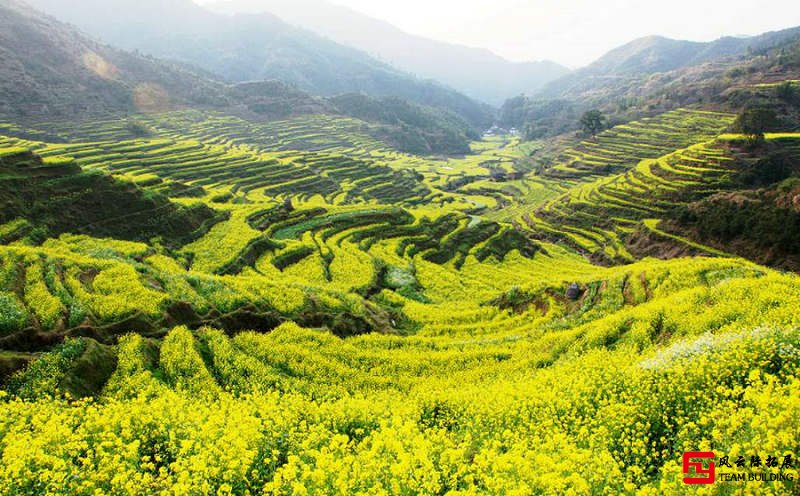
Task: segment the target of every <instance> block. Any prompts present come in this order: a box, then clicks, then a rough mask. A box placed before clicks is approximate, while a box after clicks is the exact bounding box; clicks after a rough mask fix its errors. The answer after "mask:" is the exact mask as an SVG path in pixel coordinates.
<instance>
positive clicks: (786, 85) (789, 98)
mask: <svg viewBox="0 0 800 496" xmlns="http://www.w3.org/2000/svg"><path fill="white" fill-rule="evenodd" d="M775 94H776V95H777V97H778V98H780V99H781V100H783V101H785V102H786V103H788V104H791V105H794V104H795V103H797V102H798V100H800V98H798V97H799V96H800V94H799V93H798V91H797V87H795V85H794V84H793V83H792V82H791V81H784V82H783V83H781V84H779V85H778V86H776V87H775Z"/></svg>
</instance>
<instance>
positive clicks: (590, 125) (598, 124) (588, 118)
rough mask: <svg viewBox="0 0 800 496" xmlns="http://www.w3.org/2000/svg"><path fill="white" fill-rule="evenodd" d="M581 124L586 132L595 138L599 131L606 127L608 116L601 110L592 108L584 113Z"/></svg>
mask: <svg viewBox="0 0 800 496" xmlns="http://www.w3.org/2000/svg"><path fill="white" fill-rule="evenodd" d="M580 125H581V128H582V129H583V131H584V132H585V133H586V134H591V135H592V137H593V138H594V137H595V136H597V133H599V132H600V131H602V130H603V129H605V127H606V116H605V115H603V113H602V112H600V111H599V110H590V111H588V112H586V113H584V114H583V116H582V117H581V120H580Z"/></svg>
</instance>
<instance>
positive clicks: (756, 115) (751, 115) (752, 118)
mask: <svg viewBox="0 0 800 496" xmlns="http://www.w3.org/2000/svg"><path fill="white" fill-rule="evenodd" d="M777 120H778V118H777V116H776V115H775V111H774V110H772V109H768V108H763V107H755V108H747V109H744V110H743V111H742V112H741V113H740V114H739V116H738V117H737V118H736V122H735V123H734V124H733V125H734V127H735V128H736V129H737V130H738V131H739V132H741V133H742V134H744V135H745V136H747V139H748V141H750V143H751V144H753V145H755V144H758V143H761V142H762V141H764V133H765V132H767V131H769V130H770V129H771V128H773V127H775V125H776V123H777Z"/></svg>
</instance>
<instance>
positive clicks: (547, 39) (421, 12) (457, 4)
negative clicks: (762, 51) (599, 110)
mask: <svg viewBox="0 0 800 496" xmlns="http://www.w3.org/2000/svg"><path fill="white" fill-rule="evenodd" d="M196 1H198V2H199V3H203V2H206V1H210V0H196ZM329 1H332V2H333V3H338V4H341V5H347V6H349V7H351V8H353V9H354V10H357V11H360V12H363V13H366V14H369V15H371V16H373V17H377V18H379V19H383V20H386V21H389V22H391V23H392V24H395V25H396V26H398V27H400V28H402V29H404V30H405V31H408V32H410V33H414V34H419V35H423V36H426V37H429V38H434V39H438V40H443V41H450V42H453V43H459V44H465V45H470V46H477V47H484V48H488V49H490V50H492V51H493V52H495V53H497V54H499V55H502V56H504V57H506V58H509V59H511V60H517V61H525V60H539V59H551V60H555V61H557V62H560V63H562V64H566V65H569V66H572V67H577V66H581V65H585V64H587V63H589V62H591V61H592V60H594V59H596V58H597V57H599V56H601V55H602V54H603V53H605V52H607V51H608V50H610V49H611V48H614V47H616V46H618V45H621V44H623V43H626V42H628V41H631V40H632V39H634V38H638V37H640V36H646V35H650V34H659V35H663V36H668V37H672V38H681V39H690V40H698V41H706V40H712V39H716V38H719V37H720V36H723V35H748V34H759V33H762V32H764V31H770V30H775V29H782V28H786V27H792V26H798V25H800V1H798V0H769V1H764V0H762V1H753V0H748V1H743V0H668V1H642V0H636V1H634V0H329Z"/></svg>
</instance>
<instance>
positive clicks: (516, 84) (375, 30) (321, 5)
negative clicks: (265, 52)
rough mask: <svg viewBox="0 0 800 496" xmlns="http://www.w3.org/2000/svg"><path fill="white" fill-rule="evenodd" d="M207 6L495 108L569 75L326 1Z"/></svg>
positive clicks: (229, 1) (224, 0) (547, 64)
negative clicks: (347, 51)
mask: <svg viewBox="0 0 800 496" xmlns="http://www.w3.org/2000/svg"><path fill="white" fill-rule="evenodd" d="M208 7H209V8H210V9H213V10H215V11H217V12H223V13H228V14H234V13H263V12H270V13H273V14H275V15H277V16H278V17H280V18H281V19H283V20H285V21H287V22H288V23H290V24H294V25H297V26H301V27H304V28H306V29H309V30H311V31H314V32H315V33H318V34H321V35H323V36H326V37H328V38H330V39H332V40H334V41H337V42H339V43H342V44H344V45H347V46H351V47H354V48H357V49H359V50H363V51H364V52H367V53H369V54H370V55H373V56H375V57H376V58H378V59H380V60H384V61H386V62H388V63H390V64H392V65H394V66H396V67H398V68H400V69H402V70H405V71H408V72H410V73H412V74H417V75H419V76H421V77H425V78H432V79H436V80H437V81H441V82H443V83H445V84H447V85H448V86H451V87H453V88H456V89H458V90H459V91H462V92H463V93H465V94H466V95H468V96H470V97H472V98H475V99H478V100H481V101H485V102H488V103H490V104H492V105H495V106H499V105H501V104H502V103H503V101H505V100H506V99H507V98H510V97H511V96H514V95H517V94H519V93H527V94H532V93H535V92H536V91H538V90H539V89H540V88H542V87H543V86H544V85H545V84H546V83H548V82H550V81H552V80H553V79H556V78H558V77H560V76H563V75H564V74H566V73H568V72H569V69H567V68H566V67H564V66H562V65H560V64H557V63H555V62H551V61H537V62H525V63H519V62H511V61H509V60H506V59H504V58H503V57H500V56H498V55H495V54H494V53H492V52H490V51H489V50H486V49H482V48H472V47H466V46H462V45H456V44H452V43H446V42H441V41H435V40H431V39H427V38H424V37H421V36H415V35H412V34H408V33H406V32H404V31H403V30H401V29H399V28H397V27H395V26H393V25H392V24H390V23H388V22H385V21H382V20H379V19H375V18H372V17H370V16H367V15H364V14H361V13H359V12H356V11H354V10H352V9H350V8H348V7H344V6H340V5H335V4H332V3H330V2H327V1H324V0H220V1H218V2H215V3H212V4H210V5H209V6H208Z"/></svg>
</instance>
